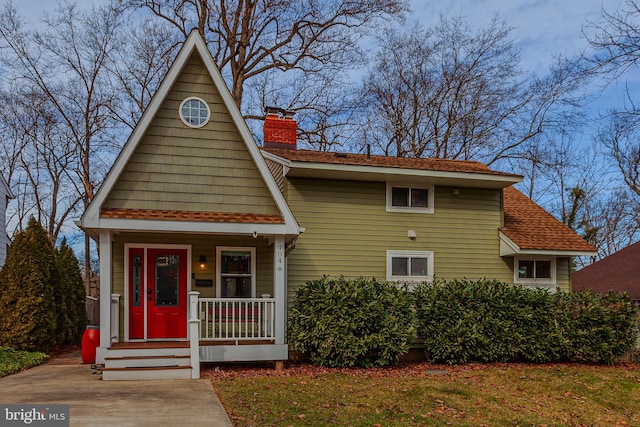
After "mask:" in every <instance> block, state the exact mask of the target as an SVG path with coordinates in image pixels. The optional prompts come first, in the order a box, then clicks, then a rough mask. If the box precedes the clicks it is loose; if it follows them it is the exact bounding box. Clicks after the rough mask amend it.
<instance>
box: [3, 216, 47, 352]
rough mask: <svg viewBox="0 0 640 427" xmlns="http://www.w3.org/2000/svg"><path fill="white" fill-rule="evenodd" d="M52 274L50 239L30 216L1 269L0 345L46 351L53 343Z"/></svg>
mask: <svg viewBox="0 0 640 427" xmlns="http://www.w3.org/2000/svg"><path fill="white" fill-rule="evenodd" d="M55 276H56V273H55V257H54V251H53V246H52V244H51V241H50V240H49V238H48V237H47V233H46V232H45V230H44V229H43V228H42V226H41V225H40V224H39V223H38V222H37V221H36V220H35V219H34V218H31V219H30V220H29V224H28V226H27V228H26V229H25V230H24V231H22V232H20V233H17V234H16V236H15V237H14V240H13V242H12V243H11V245H10V246H9V250H8V251H7V259H6V261H5V265H4V267H3V268H2V271H0V345H3V346H8V347H12V348H14V349H17V350H27V351H34V350H38V351H43V352H45V353H46V352H48V351H49V349H50V348H51V347H53V346H54V345H55V344H56V318H57V313H56V306H55V300H54V285H53V282H54V281H55V280H56V279H55Z"/></svg>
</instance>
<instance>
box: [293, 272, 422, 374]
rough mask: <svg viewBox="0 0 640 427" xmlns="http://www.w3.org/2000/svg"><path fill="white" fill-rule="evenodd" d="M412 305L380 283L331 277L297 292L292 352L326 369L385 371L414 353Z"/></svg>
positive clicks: (394, 289)
mask: <svg viewBox="0 0 640 427" xmlns="http://www.w3.org/2000/svg"><path fill="white" fill-rule="evenodd" d="M412 333H413V304H412V301H411V296H410V295H409V294H408V293H407V292H406V290H404V289H401V288H398V287H397V286H396V285H394V284H390V283H386V282H379V281H377V280H376V279H368V278H357V279H351V280H350V279H346V278H344V277H340V278H338V279H331V278H329V277H327V276H325V277H323V278H322V279H319V280H314V281H309V282H307V283H306V284H305V286H303V287H301V288H300V289H298V291H297V293H296V298H295V301H294V303H293V305H292V307H291V309H290V310H289V324H288V338H289V344H290V346H291V348H292V349H293V350H297V351H301V352H306V353H309V355H310V357H311V361H312V362H313V363H315V364H317V365H321V366H332V367H342V366H354V365H359V366H370V365H373V366H385V365H390V364H394V363H397V361H398V358H399V357H400V356H401V355H402V354H405V353H406V352H407V351H408V350H409V339H410V338H411V336H412Z"/></svg>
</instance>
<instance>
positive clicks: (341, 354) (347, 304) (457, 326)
mask: <svg viewBox="0 0 640 427" xmlns="http://www.w3.org/2000/svg"><path fill="white" fill-rule="evenodd" d="M637 317H638V312H637V309H636V308H635V306H634V305H633V304H631V303H630V301H629V300H628V298H627V297H626V295H624V294H615V293H606V294H593V293H591V292H588V291H587V292H579V293H564V292H559V293H549V292H547V291H545V290H541V289H537V290H536V289H527V288H522V287H521V286H517V285H511V284H506V283H501V282H498V281H492V280H479V281H470V280H452V281H436V282H434V283H432V284H427V283H425V284H421V285H418V286H417V287H416V288H414V289H413V290H411V291H409V290H407V289H404V288H399V287H398V286H396V285H394V284H390V283H386V282H378V281H377V280H375V279H365V278H358V279H354V280H347V279H345V278H343V277H341V278H339V279H330V278H328V277H324V278H322V279H321V280H316V281H311V282H307V284H306V285H305V286H304V287H302V288H300V289H299V290H298V292H297V294H296V300H295V302H294V304H293V307H292V309H291V311H290V317H289V330H288V333H289V343H290V344H291V347H292V349H294V350H298V351H302V352H306V353H309V355H310V357H311V360H312V361H313V362H314V363H316V364H319V365H325V366H353V365H364V366H367V365H370V364H373V365H376V366H383V365H388V364H393V363H396V362H397V360H398V358H399V357H400V356H401V355H403V354H404V353H406V352H407V351H408V349H409V346H410V344H411V341H412V340H414V339H415V338H416V337H417V338H419V339H420V341H421V342H422V343H423V345H424V351H425V354H426V356H427V359H428V360H430V361H432V362H436V363H466V362H472V361H477V362H507V361H519V362H534V363H545V362H559V361H582V362H590V363H607V364H611V363H614V362H615V360H616V359H617V358H619V357H620V356H622V355H624V354H625V353H627V352H629V351H630V350H631V349H632V348H633V346H634V344H635V342H636V337H637V332H638V331H637ZM414 332H415V334H414Z"/></svg>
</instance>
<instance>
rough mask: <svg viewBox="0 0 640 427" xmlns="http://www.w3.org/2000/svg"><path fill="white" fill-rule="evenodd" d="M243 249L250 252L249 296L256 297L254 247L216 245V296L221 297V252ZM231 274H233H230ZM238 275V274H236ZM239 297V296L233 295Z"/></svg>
mask: <svg viewBox="0 0 640 427" xmlns="http://www.w3.org/2000/svg"><path fill="white" fill-rule="evenodd" d="M223 251H244V252H250V253H251V298H255V297H256V275H257V272H256V248H255V247H254V246H216V298H222V280H221V278H222V252H223ZM231 276H233V275H231ZM236 277H239V276H236ZM234 298H240V297H234Z"/></svg>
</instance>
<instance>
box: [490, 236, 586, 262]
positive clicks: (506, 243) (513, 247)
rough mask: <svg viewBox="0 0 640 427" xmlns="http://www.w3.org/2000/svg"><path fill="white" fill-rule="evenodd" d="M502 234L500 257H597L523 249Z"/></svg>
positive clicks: (559, 251)
mask: <svg viewBox="0 0 640 427" xmlns="http://www.w3.org/2000/svg"><path fill="white" fill-rule="evenodd" d="M499 234H500V256H514V255H547V256H557V257H569V256H596V255H597V252H590V251H566V250H551V249H522V248H520V247H519V246H518V245H517V244H516V243H515V242H514V241H513V240H511V239H510V238H508V237H507V236H506V235H505V234H504V233H502V232H499Z"/></svg>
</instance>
